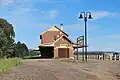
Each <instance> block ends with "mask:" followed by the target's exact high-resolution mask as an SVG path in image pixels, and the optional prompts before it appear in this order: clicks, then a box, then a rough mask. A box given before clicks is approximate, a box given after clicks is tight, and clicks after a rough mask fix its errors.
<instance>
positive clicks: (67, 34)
mask: <svg viewBox="0 0 120 80" xmlns="http://www.w3.org/2000/svg"><path fill="white" fill-rule="evenodd" d="M54 27H56V28H57V29H58V30H60V31H61V32H63V33H64V34H65V35H67V36H68V34H67V33H66V32H64V31H63V30H61V29H60V28H58V27H57V26H54Z"/></svg>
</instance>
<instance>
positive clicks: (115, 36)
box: [108, 34, 120, 39]
mask: <svg viewBox="0 0 120 80" xmlns="http://www.w3.org/2000/svg"><path fill="white" fill-rule="evenodd" d="M108 38H112V39H120V34H116V35H108Z"/></svg>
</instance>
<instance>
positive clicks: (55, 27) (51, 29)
mask: <svg viewBox="0 0 120 80" xmlns="http://www.w3.org/2000/svg"><path fill="white" fill-rule="evenodd" d="M47 31H61V32H63V33H64V34H65V35H67V36H68V34H67V33H66V32H64V31H63V30H61V29H60V28H58V27H57V26H53V27H52V28H50V29H48V30H46V31H45V32H47ZM45 32H43V33H42V34H44V33H45ZM42 34H41V35H42Z"/></svg>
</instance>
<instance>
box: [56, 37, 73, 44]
mask: <svg viewBox="0 0 120 80" xmlns="http://www.w3.org/2000/svg"><path fill="white" fill-rule="evenodd" d="M63 37H64V38H65V39H66V40H68V41H69V42H70V43H72V41H71V40H70V39H69V38H68V37H67V36H64V35H63V36H61V37H60V38H58V39H57V40H56V41H55V42H54V43H56V42H57V41H59V40H60V39H61V38H63Z"/></svg>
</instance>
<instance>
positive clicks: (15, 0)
mask: <svg viewBox="0 0 120 80" xmlns="http://www.w3.org/2000/svg"><path fill="white" fill-rule="evenodd" d="M119 3H120V0H0V18H4V19H6V20H7V21H8V22H9V23H11V24H12V25H13V27H14V30H15V33H16V37H15V40H16V42H17V41H21V42H23V43H25V44H26V45H27V46H28V48H30V49H33V48H37V46H38V45H39V44H40V38H39V36H40V34H41V33H42V32H44V31H45V30H47V29H48V28H50V27H52V26H53V25H56V26H58V27H60V24H61V23H63V24H64V31H65V32H66V33H68V34H69V38H70V39H71V40H72V41H74V42H75V41H76V38H77V37H79V36H81V35H84V20H83V19H79V18H78V17H79V14H80V12H82V11H85V12H91V14H92V17H93V19H91V20H89V19H88V21H87V28H88V29H87V30H88V32H87V36H88V46H89V47H88V50H89V51H120V31H119V30H120V6H119Z"/></svg>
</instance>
